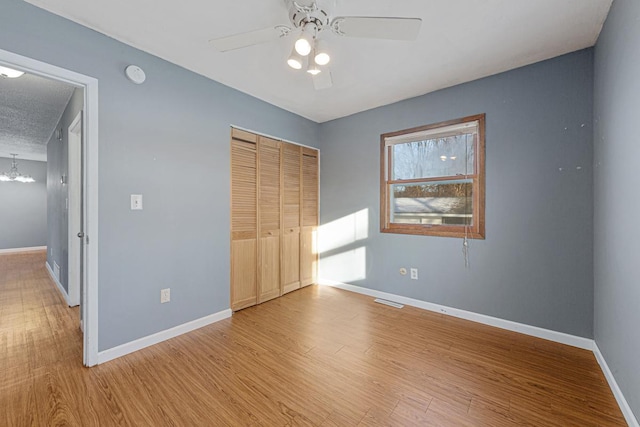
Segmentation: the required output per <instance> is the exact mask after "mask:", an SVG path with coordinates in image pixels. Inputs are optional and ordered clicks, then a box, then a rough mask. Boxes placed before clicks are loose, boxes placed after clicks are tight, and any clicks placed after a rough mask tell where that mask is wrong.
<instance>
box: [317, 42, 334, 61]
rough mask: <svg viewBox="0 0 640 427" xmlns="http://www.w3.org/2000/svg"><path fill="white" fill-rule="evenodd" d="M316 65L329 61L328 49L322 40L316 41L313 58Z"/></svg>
mask: <svg viewBox="0 0 640 427" xmlns="http://www.w3.org/2000/svg"><path fill="white" fill-rule="evenodd" d="M313 60H314V61H315V63H316V64H318V65H327V64H328V63H329V61H331V56H329V50H328V49H327V42H325V41H324V40H317V41H316V50H315V57H314V58H313Z"/></svg>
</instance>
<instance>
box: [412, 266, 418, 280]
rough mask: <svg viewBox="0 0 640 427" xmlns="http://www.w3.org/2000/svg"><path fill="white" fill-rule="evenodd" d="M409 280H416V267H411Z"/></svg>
mask: <svg viewBox="0 0 640 427" xmlns="http://www.w3.org/2000/svg"><path fill="white" fill-rule="evenodd" d="M411 280H418V269H417V268H412V269H411Z"/></svg>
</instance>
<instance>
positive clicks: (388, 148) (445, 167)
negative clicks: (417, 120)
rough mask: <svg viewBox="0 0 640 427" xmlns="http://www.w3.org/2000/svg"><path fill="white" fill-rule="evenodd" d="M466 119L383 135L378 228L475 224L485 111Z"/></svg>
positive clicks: (454, 228)
mask: <svg viewBox="0 0 640 427" xmlns="http://www.w3.org/2000/svg"><path fill="white" fill-rule="evenodd" d="M467 119H473V120H467ZM467 119H459V120H455V121H450V122H446V123H442V124H441V125H442V126H441V127H440V125H439V124H436V125H429V126H426V127H423V128H416V129H409V130H407V131H406V132H403V131H400V132H394V133H392V134H386V135H382V144H383V147H382V150H383V152H382V153H383V156H384V158H383V159H382V161H383V162H384V163H383V169H381V170H384V176H383V177H382V178H383V181H384V182H383V189H384V190H383V194H382V195H381V197H384V200H383V204H384V209H385V212H383V214H384V217H382V219H383V221H385V223H386V224H385V225H386V228H385V227H382V229H383V231H390V232H393V231H392V230H398V231H397V232H402V233H409V234H412V230H413V231H415V232H417V233H418V234H436V235H459V234H460V233H463V234H464V233H465V232H467V231H468V230H465V228H466V227H470V226H471V227H474V229H476V231H479V230H480V228H479V227H476V226H479V224H477V214H478V213H479V212H478V209H479V208H480V206H479V202H480V201H482V202H484V192H483V190H484V175H483V172H484V141H483V140H482V138H483V137H484V130H483V129H482V130H481V129H480V124H484V115H480V116H473V117H470V118H467ZM387 135H388V137H387ZM481 137H482V138H481ZM479 150H481V151H479ZM480 168H481V169H482V170H477V169H480ZM481 184H482V188H480V185H481ZM478 191H481V193H477V192H478ZM478 196H479V197H478ZM481 214H482V216H483V212H482V213H481ZM416 226H417V227H420V228H412V227H416ZM482 226H483V224H482ZM434 228H440V229H441V230H442V231H437V232H432V230H433V229H434ZM482 232H484V230H482ZM477 234H479V233H477Z"/></svg>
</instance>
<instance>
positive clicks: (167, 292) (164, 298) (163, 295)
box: [160, 288, 171, 304]
mask: <svg viewBox="0 0 640 427" xmlns="http://www.w3.org/2000/svg"><path fill="white" fill-rule="evenodd" d="M169 301H171V289H170V288H167V289H160V303H161V304H164V303H165V302H169Z"/></svg>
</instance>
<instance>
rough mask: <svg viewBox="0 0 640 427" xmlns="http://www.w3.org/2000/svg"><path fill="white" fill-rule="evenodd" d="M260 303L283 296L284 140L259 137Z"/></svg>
mask: <svg viewBox="0 0 640 427" xmlns="http://www.w3.org/2000/svg"><path fill="white" fill-rule="evenodd" d="M258 176H259V181H258V188H259V195H258V212H259V222H258V231H259V233H260V246H259V249H260V250H259V252H258V303H261V302H265V301H268V300H270V299H273V298H276V297H278V296H280V223H281V214H280V213H281V204H282V201H281V200H280V194H281V191H280V186H281V177H280V142H279V141H275V140H273V139H269V138H265V137H258Z"/></svg>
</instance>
